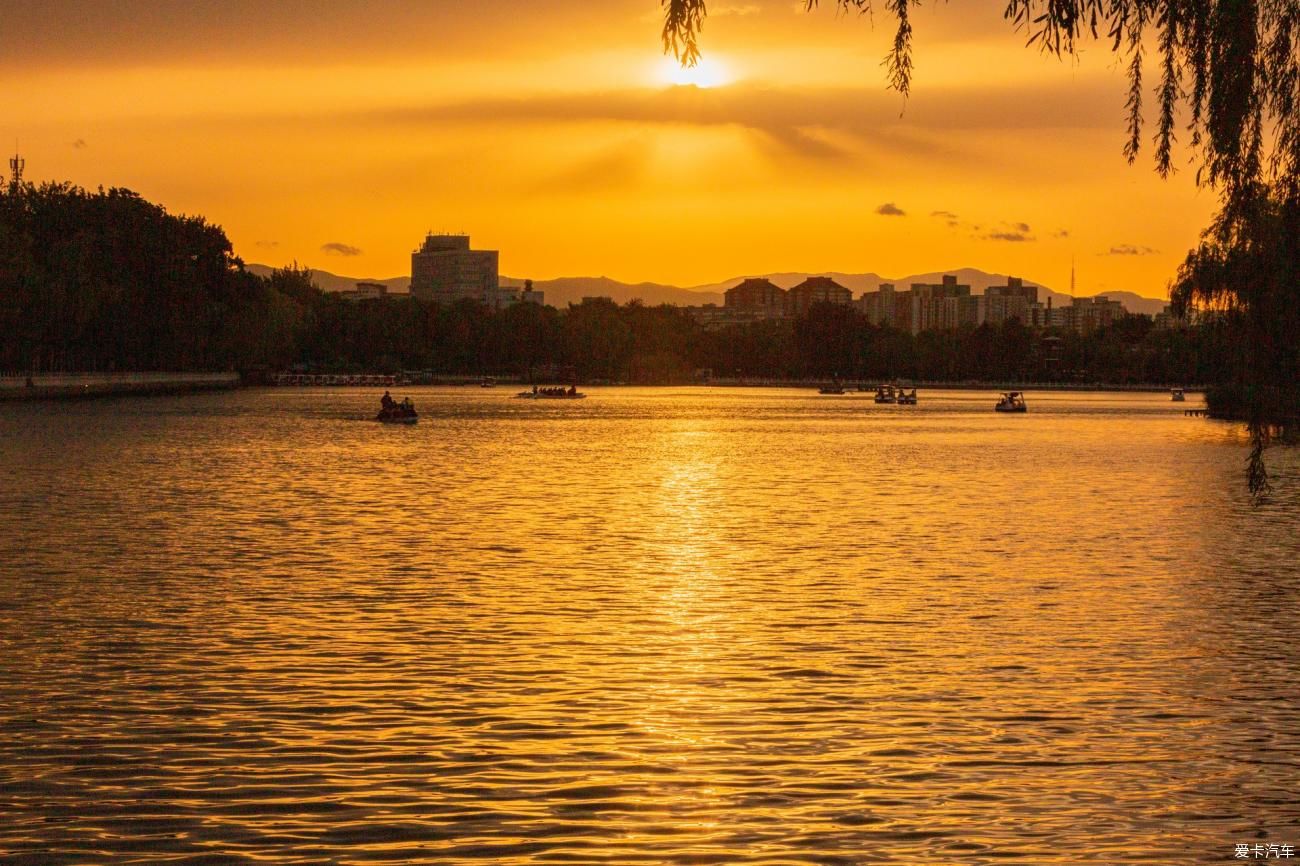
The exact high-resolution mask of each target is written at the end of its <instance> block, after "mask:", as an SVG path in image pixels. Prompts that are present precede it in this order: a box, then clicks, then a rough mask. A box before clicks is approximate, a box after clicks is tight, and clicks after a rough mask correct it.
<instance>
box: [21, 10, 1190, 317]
mask: <svg viewBox="0 0 1300 866" xmlns="http://www.w3.org/2000/svg"><path fill="white" fill-rule="evenodd" d="M1004 5H1005V4H1004V3H1003V2H1001V0H964V2H960V3H951V4H942V3H941V4H934V5H931V4H927V5H925V6H923V7H922V8H920V9H918V10H917V11H916V12H915V13H914V15H915V18H914V23H915V29H916V34H915V40H916V54H915V60H916V76H915V81H914V85H913V93H912V96H911V98H910V100H908V101H907V102H906V103H904V101H903V100H902V98H901V97H899V96H898V95H897V94H896V93H893V92H892V91H889V90H887V89H886V86H885V75H884V70H883V69H882V67H881V65H880V61H881V58H882V57H883V56H884V54H885V51H886V49H887V47H888V43H889V42H890V40H891V39H892V36H893V30H892V22H891V20H890V19H889V18H888V16H887V14H886V13H885V12H884V11H883V9H877V12H876V16H875V19H874V23H873V22H872V20H870V19H868V18H865V17H858V16H846V15H843V14H837V13H836V12H835V11H834V4H833V3H832V2H829V0H827V2H825V3H823V5H822V8H821V9H820V10H818V11H815V12H812V13H805V12H803V11H802V3H795V2H791V0H772V2H765V0H752V2H743V0H735V2H717V3H714V4H711V6H710V15H709V18H708V20H707V22H706V25H705V29H704V33H703V50H704V52H705V60H704V63H703V65H702V67H701V68H700V69H698V70H694V71H682V70H680V69H677V68H675V67H674V65H673V64H672V63H670V62H668V61H667V60H666V59H665V58H664V56H663V53H662V49H661V45H660V41H659V31H660V25H661V16H662V12H661V10H660V7H659V5H658V3H657V2H656V0H601V2H593V0H585V2H577V0H548V2H545V3H519V2H512V0H476V2H473V3H470V2H448V0H427V2H424V3H418V2H410V0H401V2H399V0H366V2H361V0H314V2H307V0H277V2H274V3H265V2H264V0H222V2H190V0H177V2H158V0H114V2H111V3H110V2H101V0H78V2H74V0H17V2H15V0H10V2H7V3H5V4H4V19H3V22H2V25H0V88H2V89H0V94H2V96H0V98H2V99H3V102H4V109H3V111H0V136H3V138H0V141H3V142H4V147H5V149H6V150H7V149H8V148H10V147H11V146H13V144H14V142H15V140H17V143H18V146H19V147H20V149H21V151H22V153H23V155H24V156H25V157H26V159H27V176H28V179H29V180H36V181H41V180H56V179H57V180H71V181H73V182H75V183H78V184H81V185H83V186H86V187H89V188H94V187H98V186H100V185H103V186H105V187H108V186H124V187H128V188H130V189H133V190H135V191H137V192H139V193H140V194H142V195H143V196H145V197H146V198H148V199H150V200H152V201H156V202H159V203H161V204H163V205H165V206H166V207H167V208H168V209H169V210H171V211H172V212H175V213H190V214H202V215H204V216H206V217H207V218H208V219H209V220H211V221H213V222H216V223H218V224H220V225H222V226H223V227H224V228H225V229H226V232H227V234H228V235H229V236H230V238H231V240H232V241H233V242H234V245H235V251H236V253H237V254H239V255H240V256H242V257H243V258H244V259H245V260H246V261H249V262H262V263H266V264H272V265H278V264H283V263H287V262H289V261H293V260H296V261H297V262H299V263H300V264H304V265H307V266H311V267H316V268H321V269H325V270H329V271H333V272H335V273H342V274H348V275H354V276H358V277H363V276H370V277H391V276H398V275H401V274H407V273H409V269H410V252H411V250H412V249H413V248H414V247H415V246H417V245H418V243H419V242H420V240H421V238H422V237H423V235H424V233H425V232H426V231H428V230H433V231H460V232H467V233H469V234H471V235H472V236H473V240H474V244H475V246H477V247H486V248H495V249H499V250H500V251H501V270H502V273H503V274H505V275H509V276H512V277H532V278H535V279H547V278H552V277H558V276H576V275H591V276H596V275H607V276H610V277H613V278H616V279H619V280H624V281H628V282H636V281H641V280H651V281H656V282H666V283H674V284H677V285H685V286H690V285H697V284H702V283H709V282H714V281H718V280H722V279H725V278H728V277H731V276H737V275H743V274H753V273H763V272H770V271H784V270H805V271H846V272H858V271H875V272H877V273H881V274H884V275H886V276H901V275H904V274H908V273H914V272H920V271H932V270H941V269H953V268H957V267H962V266H970V267H978V268H982V269H984V270H987V271H992V272H997V273H1008V272H1009V273H1012V274H1020V275H1023V276H1025V277H1027V278H1029V279H1031V280H1035V281H1040V282H1042V283H1045V284H1047V285H1049V286H1051V287H1052V288H1055V289H1058V290H1067V289H1068V287H1069V281H1070V262H1071V257H1073V258H1074V259H1075V261H1076V263H1077V269H1078V292H1079V294H1095V293H1098V292H1104V291H1107V290H1129V291H1135V292H1138V293H1139V294H1143V295H1147V296H1150V297H1163V296H1164V295H1165V294H1166V284H1167V282H1168V280H1169V278H1170V277H1171V276H1172V274H1173V272H1174V270H1175V268H1176V267H1177V264H1178V263H1179V262H1180V261H1181V259H1182V257H1183V256H1184V255H1185V253H1186V251H1187V250H1188V248H1189V247H1191V246H1192V245H1193V244H1194V242H1195V241H1196V238H1197V235H1198V233H1199V231H1200V230H1201V229H1202V228H1203V227H1204V226H1205V225H1206V224H1207V222H1208V220H1209V217H1210V215H1211V213H1212V211H1213V209H1214V202H1215V198H1214V195H1213V193H1212V192H1211V191H1208V190H1197V189H1196V187H1195V184H1194V180H1193V177H1194V173H1195V172H1194V166H1192V165H1190V164H1189V163H1188V158H1187V155H1186V154H1183V156H1182V157H1181V158H1180V160H1179V165H1182V166H1184V167H1183V168H1182V169H1181V170H1180V171H1179V173H1178V174H1177V175H1176V176H1175V177H1173V178H1171V179H1170V180H1167V181H1162V180H1160V179H1159V178H1158V177H1157V176H1156V174H1155V172H1154V171H1153V170H1152V163H1151V154H1150V148H1149V146H1148V148H1147V151H1146V152H1144V154H1143V155H1142V156H1141V157H1140V158H1139V161H1138V163H1137V164H1136V165H1134V166H1129V165H1128V164H1127V163H1126V162H1125V161H1124V158H1123V156H1122V154H1121V148H1122V146H1123V141H1124V123H1123V121H1124V99H1125V90H1126V82H1125V79H1124V75H1123V71H1122V68H1121V66H1120V64H1119V63H1118V62H1117V61H1116V59H1115V58H1114V57H1113V56H1112V55H1111V54H1110V52H1109V51H1108V50H1107V46H1106V45H1104V44H1089V45H1086V46H1085V47H1084V52H1083V54H1082V56H1081V57H1079V58H1078V59H1067V60H1058V59H1055V58H1048V57H1044V56H1041V55H1040V54H1039V53H1038V52H1037V51H1036V50H1033V49H1027V48H1025V47H1024V41H1025V38H1024V34H1018V33H1016V32H1014V30H1013V29H1012V27H1011V25H1010V24H1008V23H1007V22H1005V21H1003V19H1002V16H1001V10H1002V8H1003V6H1004ZM1148 81H1149V82H1150V83H1152V84H1154V83H1155V81H1156V75H1155V72H1154V70H1153V71H1152V73H1151V74H1150V75H1148ZM1151 101H1153V100H1152V99H1150V98H1149V99H1148V102H1151ZM1182 137H1183V139H1184V140H1185V139H1186V135H1185V134H1184V135H1183V136H1182ZM1147 138H1148V141H1149V136H1147Z"/></svg>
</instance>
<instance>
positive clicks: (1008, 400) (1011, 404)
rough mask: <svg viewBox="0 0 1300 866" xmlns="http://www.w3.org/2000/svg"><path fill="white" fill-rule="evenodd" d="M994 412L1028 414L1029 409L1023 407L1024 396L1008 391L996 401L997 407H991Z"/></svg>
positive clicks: (1017, 392)
mask: <svg viewBox="0 0 1300 866" xmlns="http://www.w3.org/2000/svg"><path fill="white" fill-rule="evenodd" d="M993 409H994V411H996V412H1028V411H1029V407H1028V406H1026V405H1025V396H1024V395H1023V394H1021V393H1020V392H1019V391H1008V392H1007V393H1005V394H1003V395H1002V397H1001V398H1000V399H999V400H998V402H997V405H995V406H994V407H993Z"/></svg>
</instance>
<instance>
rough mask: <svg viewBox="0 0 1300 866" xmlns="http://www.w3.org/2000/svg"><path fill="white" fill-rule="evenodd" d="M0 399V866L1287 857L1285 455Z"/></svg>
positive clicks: (681, 397)
mask: <svg viewBox="0 0 1300 866" xmlns="http://www.w3.org/2000/svg"><path fill="white" fill-rule="evenodd" d="M514 390H515V389H512V388H508V387H504V386H503V387H500V388H496V389H480V388H413V389H405V390H404V389H395V394H396V395H397V396H399V397H400V396H404V395H405V394H407V393H409V394H410V395H411V396H412V397H413V398H414V400H415V401H416V404H417V406H418V407H419V409H420V410H421V415H422V417H421V421H420V423H419V424H418V425H417V426H414V427H396V426H388V425H381V424H377V423H374V422H373V421H370V420H368V419H369V417H370V416H372V415H373V414H374V412H375V410H376V409H377V408H378V396H379V394H378V392H376V391H372V390H364V391H363V390H357V389H324V388H321V389H278V390H270V389H267V390H244V391H237V392H227V393H219V394H206V395H193V396H185V397H159V398H150V399H144V398H139V399H137V398H132V399H114V400H95V401H85V402H64V403H29V404H0V516H2V519H3V526H2V528H0V862H3V863H6V864H8V863H32V864H38V863H39V864H74V863H75V864H83V863H164V862H166V863H192V864H199V863H203V864H214V863H254V862H259V863H260V862H276V863H304V864H305V863H312V864H317V863H337V864H360V863H377V862H386V863H439V864H460V863H478V862H486V863H500V864H524V863H530V864H531V863H565V864H576V863H620V864H621V863H628V864H636V863H647V864H651V863H681V864H708V863H717V864H769V866H776V864H873V863H897V864H921V863H953V864H992V863H999V864H1004V863H1026V864H1065V863H1105V864H1127V863H1169V864H1182V863H1220V862H1225V861H1233V860H1234V859H1240V858H1237V857H1236V854H1237V853H1239V849H1238V848H1237V846H1238V845H1247V846H1249V847H1248V849H1247V850H1248V851H1249V853H1250V856H1251V857H1252V858H1253V857H1254V856H1255V854H1256V849H1255V848H1254V846H1256V845H1259V846H1261V848H1260V849H1259V850H1263V851H1265V853H1266V854H1267V847H1266V846H1268V845H1274V846H1277V847H1276V849H1275V850H1276V853H1277V855H1278V856H1279V857H1280V856H1281V851H1282V848H1281V846H1283V845H1289V846H1292V847H1291V849H1290V850H1293V851H1295V852H1296V854H1297V855H1300V793H1298V792H1297V779H1300V640H1297V626H1298V625H1300V604H1298V603H1297V600H1298V599H1300V531H1298V529H1300V457H1298V456H1297V454H1296V452H1295V451H1294V450H1289V451H1288V450H1282V449H1275V450H1273V451H1271V452H1270V457H1269V460H1270V464H1271V467H1272V469H1273V472H1274V475H1275V479H1274V480H1275V484H1276V486H1277V490H1276V493H1275V495H1274V496H1273V498H1272V500H1271V501H1270V502H1268V503H1266V504H1264V505H1262V506H1259V507H1253V506H1252V505H1251V504H1250V502H1249V497H1248V496H1247V493H1246V490H1245V473H1244V460H1245V457H1246V453H1247V446H1246V441H1245V437H1244V434H1243V432H1242V431H1241V430H1240V429H1239V428H1238V427H1236V426H1234V425H1230V424H1224V423H1219V422H1214V421H1207V420H1205V419H1197V418H1186V417H1184V416H1183V414H1182V410H1183V408H1184V407H1185V406H1192V407H1194V406H1197V405H1199V395H1191V396H1189V402H1188V403H1186V404H1177V403H1171V402H1170V400H1169V395H1168V394H1115V393H1053V394H1045V393H1034V392H1031V393H1030V394H1029V395H1028V402H1029V409H1030V411H1029V413H1028V414H1026V415H1023V416H1007V415H998V414H996V413H994V412H993V411H992V405H993V402H994V399H995V398H996V394H993V393H991V392H973V391H967V392H960V391H948V392H942V391H941V392H933V391H932V392H927V391H925V390H922V391H921V392H920V398H921V403H920V405H918V406H915V407H907V406H877V405H874V404H873V403H872V401H871V399H870V395H869V394H849V395H845V396H842V397H841V396H820V395H817V394H816V393H815V392H813V391H807V390H793V389H758V388H754V389H746V388H734V389H722V388H680V389H671V388H660V389H650V388H645V389H640V388H592V389H589V390H588V393H589V395H590V396H589V398H588V399H586V400H582V401H531V400H516V399H512V394H513V391H514Z"/></svg>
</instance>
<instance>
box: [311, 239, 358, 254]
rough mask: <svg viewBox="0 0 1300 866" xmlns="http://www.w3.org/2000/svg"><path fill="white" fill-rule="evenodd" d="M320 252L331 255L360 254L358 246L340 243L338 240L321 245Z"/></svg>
mask: <svg viewBox="0 0 1300 866" xmlns="http://www.w3.org/2000/svg"><path fill="white" fill-rule="evenodd" d="M320 249H321V252H323V253H325V254H326V255H331V256H359V255H361V249H360V247H354V246H352V245H350V244H341V243H339V242H338V241H331V242H330V243H327V244H322V245H321V248H320Z"/></svg>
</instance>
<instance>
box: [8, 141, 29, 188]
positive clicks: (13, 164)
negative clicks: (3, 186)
mask: <svg viewBox="0 0 1300 866" xmlns="http://www.w3.org/2000/svg"><path fill="white" fill-rule="evenodd" d="M26 166H27V160H25V159H23V158H22V157H21V156H19V155H18V142H16V141H15V142H14V157H13V159H11V160H9V171H10V173H11V176H10V179H9V192H10V193H11V194H13V195H17V194H18V191H19V190H20V189H21V188H22V183H23V169H24V168H25V167H26Z"/></svg>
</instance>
